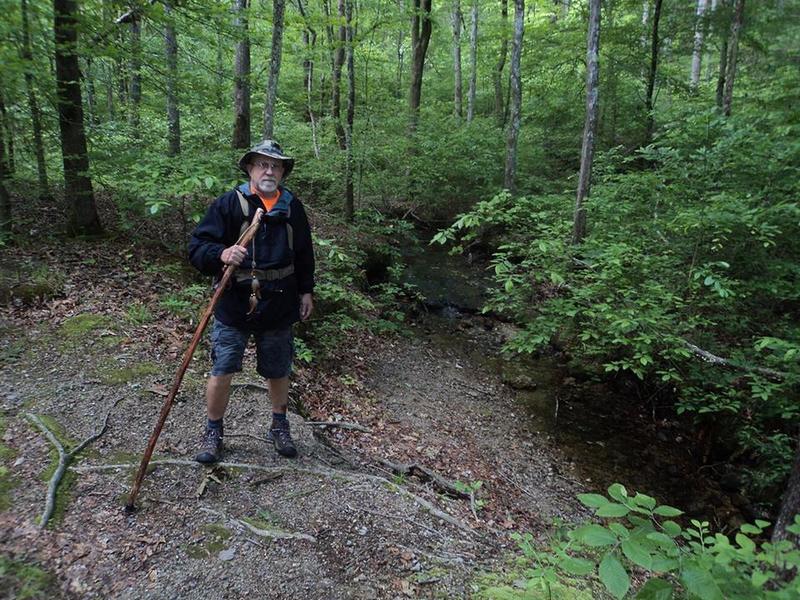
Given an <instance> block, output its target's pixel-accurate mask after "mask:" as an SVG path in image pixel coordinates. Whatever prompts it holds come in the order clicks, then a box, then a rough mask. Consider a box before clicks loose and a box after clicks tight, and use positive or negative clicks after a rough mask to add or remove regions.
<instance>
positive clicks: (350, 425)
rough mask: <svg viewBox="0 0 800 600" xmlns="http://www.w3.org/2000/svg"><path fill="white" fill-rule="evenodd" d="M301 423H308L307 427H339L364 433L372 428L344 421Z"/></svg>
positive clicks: (306, 422)
mask: <svg viewBox="0 0 800 600" xmlns="http://www.w3.org/2000/svg"><path fill="white" fill-rule="evenodd" d="M303 425H308V426H309V427H338V428H339V429H354V430H356V431H363V432H364V433H372V429H370V428H369V427H365V426H364V425H359V424H358V423H348V422H346V421H304V422H303Z"/></svg>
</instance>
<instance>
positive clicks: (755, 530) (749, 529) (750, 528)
mask: <svg viewBox="0 0 800 600" xmlns="http://www.w3.org/2000/svg"><path fill="white" fill-rule="evenodd" d="M740 529H741V531H742V533H749V534H752V535H758V534H759V533H761V528H760V527H756V526H755V525H751V524H750V523H745V524H744V525H742V526H741V527H740Z"/></svg>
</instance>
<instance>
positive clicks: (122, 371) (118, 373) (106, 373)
mask: <svg viewBox="0 0 800 600" xmlns="http://www.w3.org/2000/svg"><path fill="white" fill-rule="evenodd" d="M158 372H159V368H158V365H155V364H153V363H147V362H144V363H138V364H135V365H133V366H130V367H109V368H104V369H101V370H100V371H99V372H98V376H99V377H100V381H102V382H103V383H105V384H106V385H122V384H123V383H129V382H131V381H134V380H136V379H140V378H142V377H147V376H148V375H155V374H156V373H158Z"/></svg>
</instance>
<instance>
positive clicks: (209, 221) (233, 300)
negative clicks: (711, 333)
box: [189, 183, 314, 331]
mask: <svg viewBox="0 0 800 600" xmlns="http://www.w3.org/2000/svg"><path fill="white" fill-rule="evenodd" d="M239 191H241V192H242V193H243V194H244V196H245V198H246V199H247V202H248V203H249V205H250V215H249V217H248V221H249V220H251V219H252V218H253V215H254V214H255V212H256V210H257V209H258V208H263V205H262V203H261V200H260V198H259V197H258V196H257V195H255V194H250V186H249V184H247V183H245V184H243V185H241V186H240V187H239ZM280 192H281V194H280V197H279V198H278V202H277V203H276V204H275V207H274V208H273V209H272V210H271V211H270V212H269V214H268V215H266V216H265V217H264V218H263V219H262V221H261V226H260V227H259V228H258V232H257V233H256V235H255V237H254V238H253V241H252V242H250V244H249V245H248V248H247V256H246V257H245V259H244V261H242V264H241V265H240V267H239V268H240V269H245V270H246V271H247V270H249V269H250V268H251V265H252V260H253V250H254V249H255V261H256V264H255V268H256V269H261V270H267V269H279V268H282V267H286V266H288V265H290V264H292V263H294V269H295V271H294V274H293V275H289V276H288V277H285V278H283V279H278V280H276V281H264V282H262V284H261V300H259V302H258V306H257V307H256V310H255V312H254V313H253V314H251V315H247V312H248V310H249V298H250V290H251V287H250V281H242V282H238V283H237V282H236V281H235V280H234V278H231V281H232V283H231V284H230V287H229V288H228V289H227V290H226V291H225V293H223V294H222V298H220V301H219V304H217V307H216V309H215V311H214V316H215V317H216V318H217V319H218V320H219V321H221V322H222V323H224V324H226V325H231V326H233V327H240V328H243V329H248V330H253V331H258V330H265V329H282V328H286V327H289V326H291V324H292V323H295V322H296V321H299V320H300V294H306V293H311V292H313V291H314V248H313V246H312V243H311V227H310V226H309V224H308V217H307V216H306V211H305V209H304V208H303V205H302V204H301V203H300V200H298V199H297V198H296V197H295V196H294V195H293V194H292V193H291V192H290V191H289V190H287V189H285V188H283V187H281V188H280ZM287 215H288V221H289V224H290V225H291V226H292V233H293V246H294V250H293V251H292V250H291V249H290V248H289V240H288V232H287V227H286V219H287ZM244 219H245V217H244V215H243V213H242V207H241V205H240V203H239V198H238V197H237V195H236V192H235V191H234V190H231V191H230V192H227V193H226V194H223V195H222V196H220V197H219V198H217V199H216V200H215V201H214V202H213V203H212V204H211V206H209V208H208V211H207V212H206V215H205V217H203V220H202V221H200V223H199V224H198V225H197V228H196V229H195V230H194V233H192V238H191V240H190V241H189V260H190V261H191V263H192V265H193V266H194V267H195V268H196V269H197V270H199V271H200V272H201V273H203V274H205V275H212V276H221V274H222V271H223V268H224V267H225V265H224V264H223V262H222V260H221V258H220V256H221V255H222V251H223V250H225V248H228V247H229V246H232V245H233V244H235V243H236V241H237V240H238V239H239V236H240V235H241V226H242V222H243V221H244Z"/></svg>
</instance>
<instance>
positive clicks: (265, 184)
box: [247, 156, 283, 194]
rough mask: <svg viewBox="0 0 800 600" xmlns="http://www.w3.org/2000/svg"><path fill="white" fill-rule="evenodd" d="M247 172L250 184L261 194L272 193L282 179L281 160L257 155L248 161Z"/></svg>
mask: <svg viewBox="0 0 800 600" xmlns="http://www.w3.org/2000/svg"><path fill="white" fill-rule="evenodd" d="M247 172H248V173H249V174H250V185H251V186H252V187H254V188H256V189H257V190H258V191H259V192H261V193H262V194H273V193H275V191H276V190H277V189H278V184H279V183H280V182H281V179H283V161H282V160H280V159H278V158H271V157H269V156H257V157H255V158H253V159H252V160H251V161H250V164H249V165H248V169H247Z"/></svg>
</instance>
